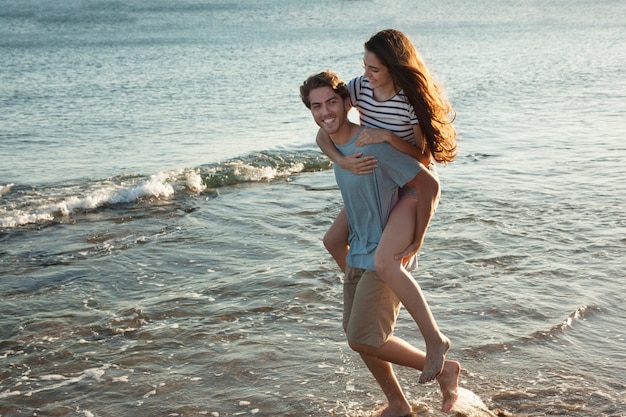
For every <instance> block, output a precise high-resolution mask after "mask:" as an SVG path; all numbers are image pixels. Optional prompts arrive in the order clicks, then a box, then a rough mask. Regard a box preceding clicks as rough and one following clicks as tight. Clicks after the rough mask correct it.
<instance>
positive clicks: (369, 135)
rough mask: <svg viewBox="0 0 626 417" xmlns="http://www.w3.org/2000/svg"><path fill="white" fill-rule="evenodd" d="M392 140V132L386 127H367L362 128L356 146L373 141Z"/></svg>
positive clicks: (369, 143)
mask: <svg viewBox="0 0 626 417" xmlns="http://www.w3.org/2000/svg"><path fill="white" fill-rule="evenodd" d="M390 140H391V132H389V131H388V130H384V129H374V128H367V129H362V130H361V133H359V136H358V137H357V138H356V142H355V143H354V144H355V145H356V146H365V145H371V144H373V143H384V142H389V141H390Z"/></svg>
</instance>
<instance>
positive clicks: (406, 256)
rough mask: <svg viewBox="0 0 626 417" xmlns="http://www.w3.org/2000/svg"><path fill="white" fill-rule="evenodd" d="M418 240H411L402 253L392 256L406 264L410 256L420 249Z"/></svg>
mask: <svg viewBox="0 0 626 417" xmlns="http://www.w3.org/2000/svg"><path fill="white" fill-rule="evenodd" d="M420 246H421V245H420V242H412V243H411V244H410V245H409V246H407V248H406V249H405V250H404V252H402V253H398V254H396V255H395V256H394V259H395V260H396V261H402V265H406V263H407V262H409V261H410V260H411V258H412V257H413V256H414V255H416V254H417V252H418V251H419V249H420Z"/></svg>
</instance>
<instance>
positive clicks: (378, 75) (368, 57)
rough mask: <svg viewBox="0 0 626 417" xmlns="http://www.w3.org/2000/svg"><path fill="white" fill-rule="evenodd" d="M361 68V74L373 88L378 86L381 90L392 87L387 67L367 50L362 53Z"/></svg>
mask: <svg viewBox="0 0 626 417" xmlns="http://www.w3.org/2000/svg"><path fill="white" fill-rule="evenodd" d="M363 68H364V69H365V73H364V74H363V75H364V76H365V78H367V79H368V80H369V82H370V84H371V85H372V87H373V88H380V89H383V90H387V89H388V88H389V89H390V90H393V89H394V86H393V78H391V73H390V72H389V69H388V68H387V67H386V66H385V65H384V64H383V63H382V62H380V60H379V59H378V57H377V56H376V55H375V54H374V53H373V52H370V51H368V50H365V54H364V55H363Z"/></svg>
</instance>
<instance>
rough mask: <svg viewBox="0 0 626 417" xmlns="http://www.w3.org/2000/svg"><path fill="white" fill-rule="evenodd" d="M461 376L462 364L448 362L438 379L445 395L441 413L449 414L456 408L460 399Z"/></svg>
mask: <svg viewBox="0 0 626 417" xmlns="http://www.w3.org/2000/svg"><path fill="white" fill-rule="evenodd" d="M460 374H461V364H460V363H458V362H457V361H446V362H445V364H444V365H443V371H441V374H439V376H438V377H437V382H439V388H440V389H441V394H442V395H443V402H442V403H441V411H443V412H444V413H447V412H448V411H450V410H451V409H452V407H454V403H456V400H458V399H459V392H458V388H459V375H460Z"/></svg>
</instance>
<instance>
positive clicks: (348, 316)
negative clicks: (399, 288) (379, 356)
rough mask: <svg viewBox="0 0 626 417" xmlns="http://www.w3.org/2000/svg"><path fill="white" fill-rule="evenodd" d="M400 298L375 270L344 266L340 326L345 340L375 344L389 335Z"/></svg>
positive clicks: (393, 324) (377, 344) (378, 344)
mask: <svg viewBox="0 0 626 417" xmlns="http://www.w3.org/2000/svg"><path fill="white" fill-rule="evenodd" d="M399 311H400V301H399V300H398V297H396V295H395V293H394V292H393V291H392V290H391V288H389V287H388V286H387V284H385V283H384V282H383V281H382V280H381V279H380V278H379V277H378V274H377V273H376V271H369V270H366V269H360V268H352V267H350V266H348V267H347V268H346V275H345V279H344V284H343V329H344V331H345V332H346V336H347V337H348V340H349V341H351V342H356V343H359V344H363V345H367V346H373V347H379V346H381V345H383V344H384V343H385V342H386V341H387V340H388V339H389V337H391V335H392V334H393V329H394V327H395V325H396V319H397V318H398V312H399Z"/></svg>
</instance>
